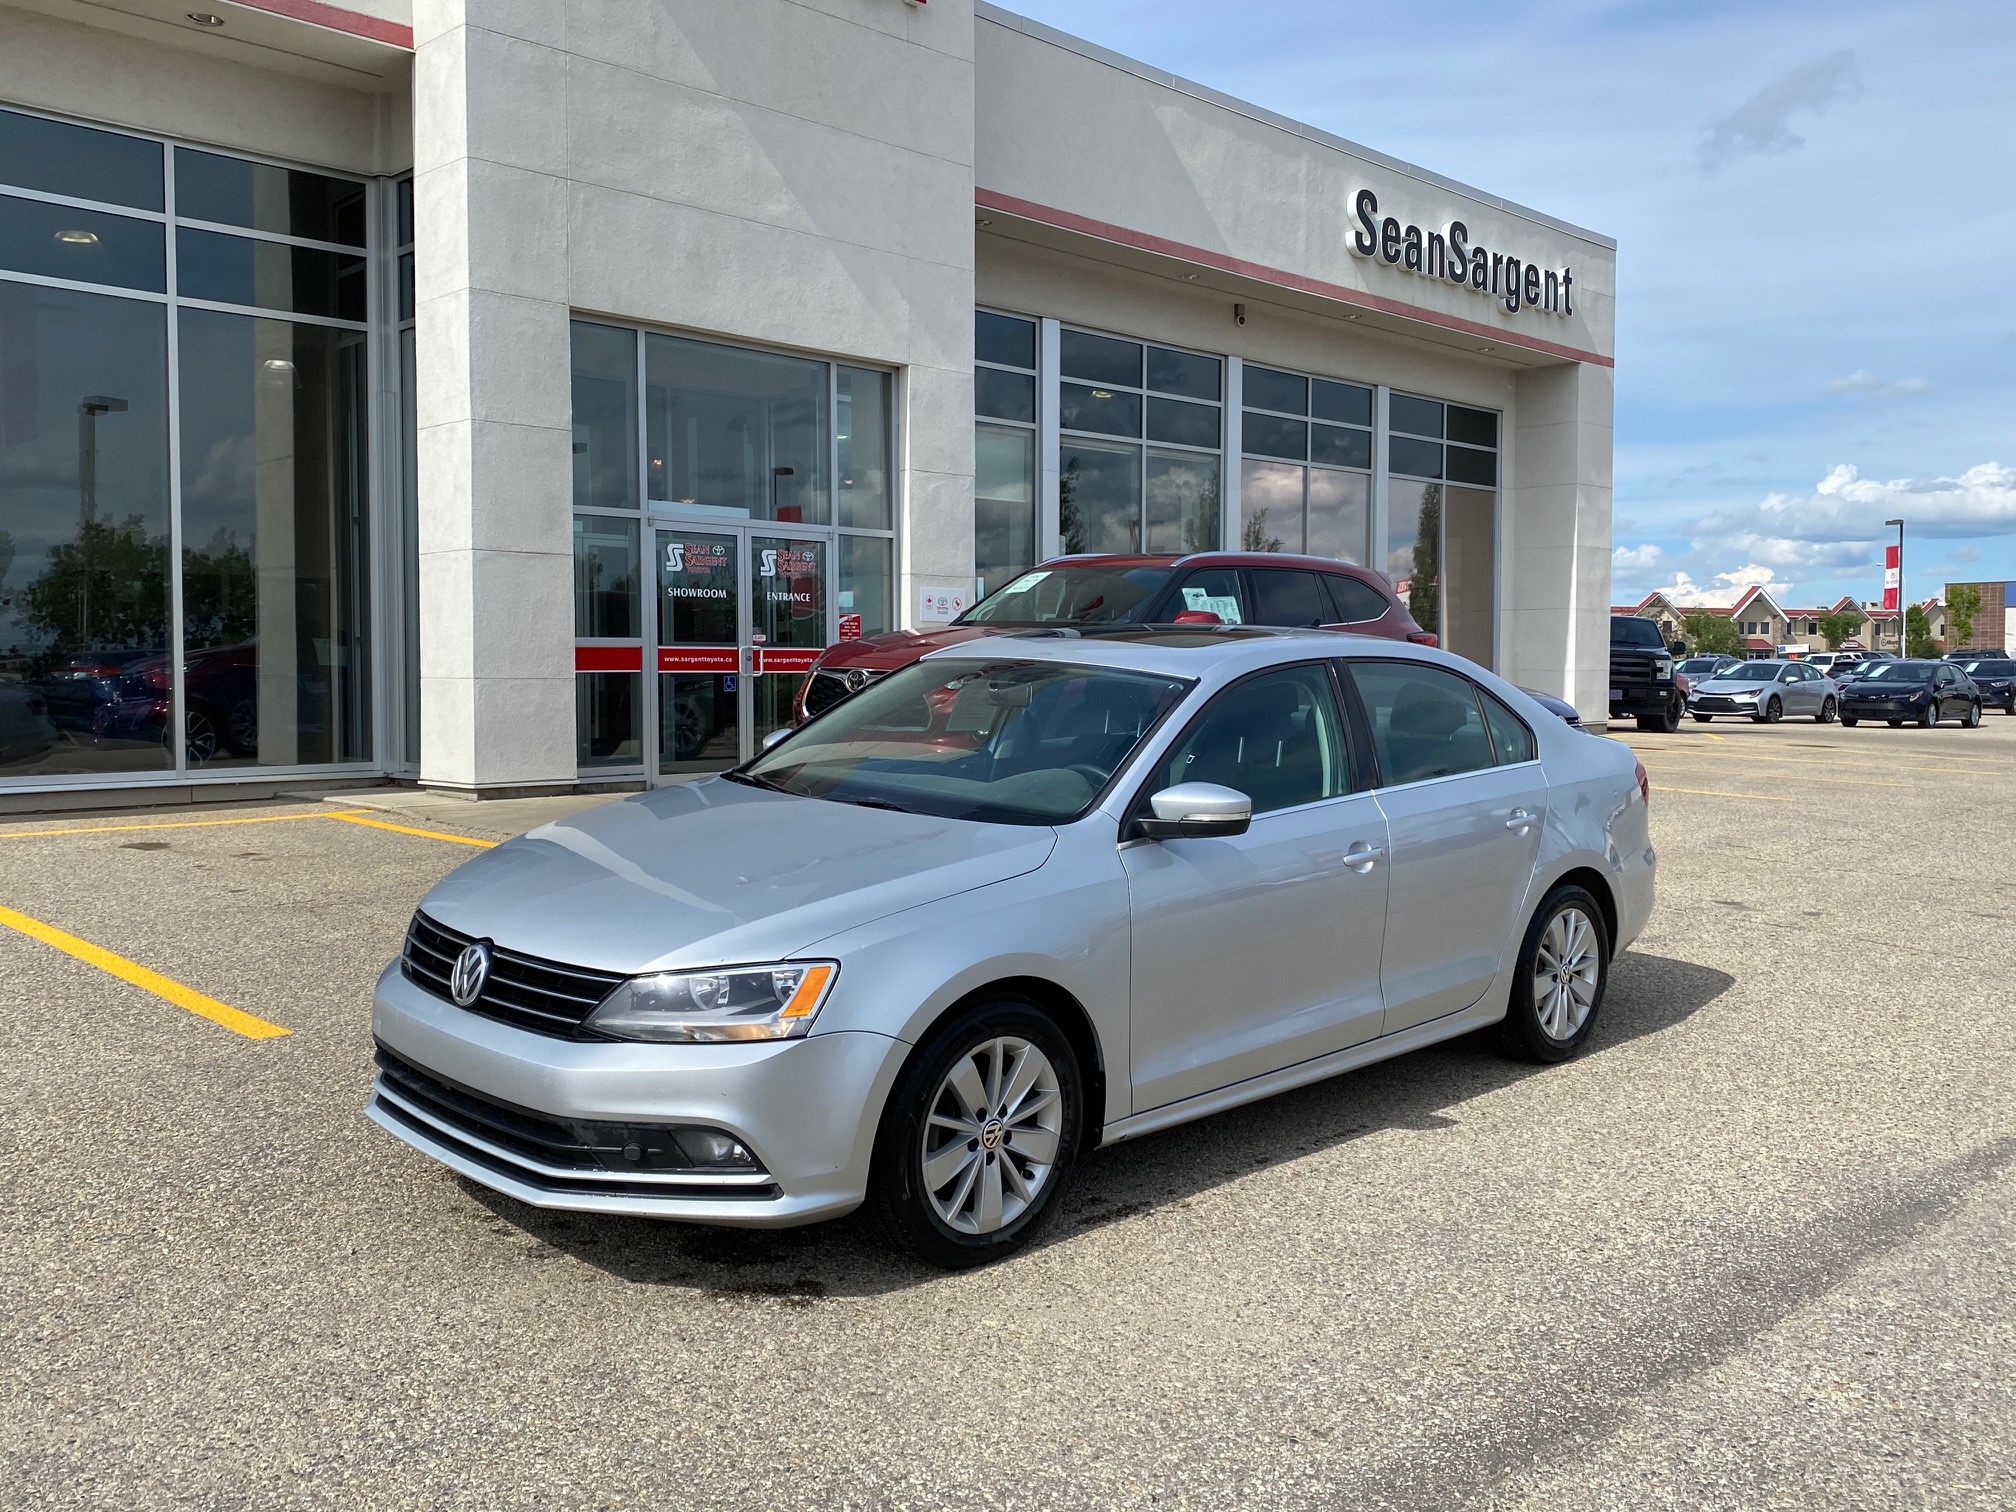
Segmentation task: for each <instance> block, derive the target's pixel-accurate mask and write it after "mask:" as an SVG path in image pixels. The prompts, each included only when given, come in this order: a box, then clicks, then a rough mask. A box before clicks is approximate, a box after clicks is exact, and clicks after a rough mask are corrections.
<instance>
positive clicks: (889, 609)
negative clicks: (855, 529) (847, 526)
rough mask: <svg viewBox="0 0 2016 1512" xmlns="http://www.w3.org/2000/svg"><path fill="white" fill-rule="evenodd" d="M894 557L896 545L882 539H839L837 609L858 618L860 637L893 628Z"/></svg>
mask: <svg viewBox="0 0 2016 1512" xmlns="http://www.w3.org/2000/svg"><path fill="white" fill-rule="evenodd" d="M895 554H896V543H895V542H894V541H891V540H887V539H885V538H884V537H882V536H857V535H843V536H841V537H840V538H839V556H840V587H839V600H840V601H839V610H840V612H841V613H842V614H858V615H860V616H861V633H862V634H863V635H881V634H883V633H884V632H886V631H889V630H893V629H895V628H896V615H895V605H896V592H895V582H896V570H895V567H894V565H893V563H894V560H895ZM1002 581H1003V582H1004V583H1005V582H1006V581H1007V579H1006V578H1003V579H1002Z"/></svg>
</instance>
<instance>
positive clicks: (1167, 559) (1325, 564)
mask: <svg viewBox="0 0 2016 1512" xmlns="http://www.w3.org/2000/svg"><path fill="white" fill-rule="evenodd" d="M1066 564H1069V565H1070V566H1073V567H1300V568H1305V569H1307V570H1309V571H1312V572H1342V573H1348V574H1350V575H1351V576H1352V577H1369V578H1375V579H1379V580H1381V581H1384V580H1385V577H1386V575H1385V574H1384V573H1382V572H1379V571H1376V570H1375V569H1373V568H1370V567H1359V566H1355V565H1354V564H1352V563H1350V562H1342V561H1339V560H1338V559H1337V558H1336V557H1319V556H1298V555H1296V554H1294V553H1291V552H1286V551H1193V552H1190V553H1188V554H1186V555H1182V556H1178V555H1176V554H1175V553H1173V552H1170V553H1166V554H1150V553H1142V554H1137V555H1133V556H1127V555H1123V554H1121V553H1119V552H1082V553H1079V554H1077V555H1073V556H1057V557H1051V558H1050V559H1049V560H1047V561H1043V562H1039V563H1037V564H1036V565H1037V566H1039V567H1061V566H1064V565H1066Z"/></svg>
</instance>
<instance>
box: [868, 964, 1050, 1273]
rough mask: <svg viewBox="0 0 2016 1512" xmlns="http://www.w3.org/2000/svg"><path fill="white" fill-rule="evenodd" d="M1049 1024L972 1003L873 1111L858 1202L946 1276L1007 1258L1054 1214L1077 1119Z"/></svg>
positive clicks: (1026, 1007) (998, 1003) (1035, 1014)
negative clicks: (868, 1162)
mask: <svg viewBox="0 0 2016 1512" xmlns="http://www.w3.org/2000/svg"><path fill="white" fill-rule="evenodd" d="M1083 1087H1084V1081H1083V1078H1082V1077H1081V1075H1080V1073H1079V1067H1078V1057H1077V1055H1076V1054H1075V1053H1074V1052H1073V1050H1072V1048H1071V1042H1070V1041H1069V1040H1068V1039H1067V1038H1065V1036H1064V1034H1063V1032H1062V1031H1061V1030H1060V1029H1059V1028H1058V1027H1057V1025H1056V1023H1055V1021H1054V1020H1052V1019H1051V1017H1050V1015H1049V1014H1047V1013H1045V1012H1043V1011H1042V1010H1041V1009H1040V1008H1036V1007H1034V1006H1033V1005H1031V1004H1028V1003H1024V1002H1019V1001H1017V1000H1015V999H1012V998H1004V999H996V1000H994V1001H991V1002H983V1003H977V1004H975V1005H973V1006H972V1007H970V1008H968V1009H966V1010H965V1011H964V1012H962V1013H960V1014H958V1015H957V1016H956V1017H954V1018H953V1019H952V1021H951V1022H950V1023H947V1024H945V1025H944V1026H942V1027H941V1028H940V1029H939V1030H938V1031H937V1032H935V1033H934V1034H933V1035H932V1036H931V1037H930V1038H929V1039H928V1040H926V1041H925V1042H924V1044H923V1045H922V1046H920V1047H919V1049H918V1052H917V1054H916V1055H914V1056H913V1057H912V1058H911V1061H910V1064H909V1065H908V1066H906V1067H905V1068H904V1071H903V1074H902V1076H901V1077H900V1078H898V1080H897V1083H896V1088H895V1090H894V1091H893V1092H891V1093H890V1096H889V1104H888V1106H887V1108H885V1109H884V1110H883V1114H882V1126H881V1129H880V1131H879V1133H878V1135H877V1138H876V1142H875V1165H874V1171H873V1174H872V1176H871V1177H870V1182H869V1198H870V1201H871V1203H872V1204H873V1206H874V1207H875V1209H876V1211H877V1213H878V1214H879V1215H880V1217H881V1219H882V1222H883V1224H884V1226H885V1227H886V1228H887V1229H888V1230H889V1232H890V1235H891V1237H893V1238H894V1239H895V1240H896V1242H897V1243H898V1244H900V1245H902V1246H903V1247H904V1248H905V1249H907V1250H909V1251H910V1252H911V1253H912V1254H914V1255H916V1256H917V1257H918V1258H919V1259H921V1260H926V1261H929V1262H930V1263H931V1264H933V1265H937V1266H942V1267H944V1268H945V1269H947V1270H963V1269H965V1268H967V1267H969V1266H974V1265H985V1264H986V1263H987V1262H988V1261H990V1260H998V1259H1000V1258H1001V1257H1002V1256H1004V1255H1009V1254H1013V1253H1014V1252H1015V1251H1016V1250H1018V1249H1020V1248H1021V1247H1022V1246H1023V1245H1024V1244H1026V1243H1028V1241H1029V1239H1030V1238H1031V1237H1032V1236H1033V1235H1034V1234H1035V1232H1036V1231H1037V1229H1039V1228H1040V1227H1041V1226H1042V1224H1043V1222H1044V1221H1045V1219H1047V1218H1048V1217H1049V1215H1050V1214H1051V1213H1052V1212H1053V1211H1055V1209H1056V1206H1057V1201H1058V1198H1059V1195H1060V1194H1061V1193H1062V1191H1063V1189H1064V1186H1065V1183H1066V1181H1067V1180H1068V1179H1069V1177H1070V1173H1071V1164H1072V1160H1073V1157H1074V1156H1075V1155H1076V1153H1077V1146H1078V1138H1079V1131H1080V1128H1081V1126H1082V1123H1083V1120H1084V1118H1085V1100H1084V1092H1083Z"/></svg>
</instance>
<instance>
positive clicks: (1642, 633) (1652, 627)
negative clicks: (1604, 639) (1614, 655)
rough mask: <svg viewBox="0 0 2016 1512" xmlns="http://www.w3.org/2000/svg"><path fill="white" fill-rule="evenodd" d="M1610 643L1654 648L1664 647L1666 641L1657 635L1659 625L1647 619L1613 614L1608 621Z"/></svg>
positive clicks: (1661, 648) (1661, 649)
mask: <svg viewBox="0 0 2016 1512" xmlns="http://www.w3.org/2000/svg"><path fill="white" fill-rule="evenodd" d="M1610 644H1611V645H1613V646H1650V647H1652V648H1654V649H1655V650H1660V651H1663V650H1665V649H1666V642H1665V641H1664V640H1662V639H1661V638H1660V636H1659V626H1658V625H1657V624H1655V623H1654V622H1653V621H1651V620H1648V619H1633V618H1632V617H1630V616H1629V615H1624V616H1621V617H1617V616H1613V617H1612V619H1611V621H1610Z"/></svg>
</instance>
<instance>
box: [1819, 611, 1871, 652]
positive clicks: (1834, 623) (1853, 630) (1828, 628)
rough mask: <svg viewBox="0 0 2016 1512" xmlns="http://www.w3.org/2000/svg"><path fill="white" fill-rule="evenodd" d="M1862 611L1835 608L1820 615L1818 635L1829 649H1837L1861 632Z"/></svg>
mask: <svg viewBox="0 0 2016 1512" xmlns="http://www.w3.org/2000/svg"><path fill="white" fill-rule="evenodd" d="M1863 623H1864V621H1863V618H1862V613H1861V611H1860V610H1858V609H1836V610H1834V611H1833V612H1832V613H1829V614H1823V615H1821V616H1820V636H1821V639H1823V640H1825V641H1826V642H1827V649H1828V650H1829V651H1839V650H1840V649H1841V646H1842V644H1843V642H1846V641H1851V640H1853V639H1855V637H1856V636H1858V635H1860V634H1861V633H1862V626H1863Z"/></svg>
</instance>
